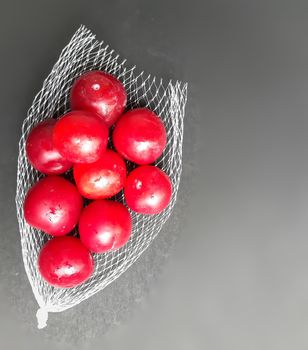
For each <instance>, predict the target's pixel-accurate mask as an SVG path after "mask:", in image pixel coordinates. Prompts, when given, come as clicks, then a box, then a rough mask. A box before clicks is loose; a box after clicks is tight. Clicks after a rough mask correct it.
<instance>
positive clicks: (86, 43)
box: [16, 26, 187, 328]
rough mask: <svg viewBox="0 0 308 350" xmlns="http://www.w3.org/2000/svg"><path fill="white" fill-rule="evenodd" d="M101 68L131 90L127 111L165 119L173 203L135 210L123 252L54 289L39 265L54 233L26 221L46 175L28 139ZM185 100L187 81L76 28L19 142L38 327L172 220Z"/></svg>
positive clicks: (163, 163) (26, 247)
mask: <svg viewBox="0 0 308 350" xmlns="http://www.w3.org/2000/svg"><path fill="white" fill-rule="evenodd" d="M96 69H97V70H104V71H107V72H109V73H111V74H113V75H115V76H116V77H117V78H118V79H120V81H121V82H122V83H123V84H124V86H125V89H126V91H127V95H128V109H131V108H134V107H140V106H142V107H148V108H150V109H151V110H153V111H154V112H156V113H157V114H158V115H159V116H160V118H161V119H162V121H163V122H164V124H165V126H166V130H167V138H168V141H167V146H166V149H165V151H164V153H163V155H162V156H161V158H160V159H159V160H158V161H157V162H156V165H157V166H158V167H160V168H161V169H162V170H164V171H165V172H166V173H167V174H168V175H169V176H170V179H171V182H172V186H173V195H172V199H171V202H170V204H169V206H168V207H167V208H166V209H165V210H164V211H163V212H162V213H161V214H159V215H154V216H148V215H141V214H136V213H134V212H131V214H132V219H133V227H134V228H133V232H132V235H131V238H130V240H129V242H128V243H127V244H126V245H125V246H124V247H122V248H120V249H119V250H116V251H113V252H108V253H105V254H94V260H95V271H94V273H93V275H92V277H91V278H90V279H89V280H87V281H86V282H85V283H83V284H82V285H80V286H77V287H75V288H71V289H61V288H55V287H52V286H50V285H48V284H47V283H46V282H45V281H44V280H43V279H42V278H41V276H40V274H39V272H38V268H37V258H38V254H39V252H40V249H41V247H42V246H43V244H44V243H45V242H46V241H47V240H48V239H50V237H49V236H48V235H46V234H44V233H43V232H42V231H39V230H36V229H34V228H32V227H30V226H29V225H28V224H27V223H26V222H25V219H24V214H23V202H24V199H25V195H26V193H27V191H28V189H29V188H30V187H31V186H32V185H33V184H34V183H35V182H36V181H37V180H38V179H39V178H41V177H42V176H43V175H41V174H39V173H38V172H37V171H36V170H35V169H33V168H32V167H31V166H30V164H29V162H28V161H27V158H26V151H25V141H26V139H27V136H28V134H29V132H30V130H31V129H32V127H33V126H34V125H35V124H37V123H38V122H40V121H42V120H45V119H47V118H51V117H53V118H56V117H58V116H60V115H62V114H63V113H65V112H68V111H69V91H70V88H71V85H72V83H73V81H74V80H75V79H76V78H77V77H78V76H80V75H81V74H82V73H84V72H86V71H89V70H96ZM186 100H187V84H186V83H181V82H179V81H175V82H172V81H170V82H168V83H166V84H165V83H164V82H163V81H162V80H161V79H156V78H155V77H152V76H151V75H145V74H144V73H143V72H141V73H136V69H135V67H127V66H126V61H125V60H121V59H120V57H119V55H117V54H116V53H115V52H114V50H111V49H110V48H109V46H108V45H105V44H104V42H99V41H97V40H96V39H95V35H94V34H92V33H91V31H90V30H88V29H87V28H85V27H84V26H81V27H80V28H79V29H78V30H77V31H76V33H75V34H74V36H73V37H72V39H71V41H70V42H69V43H68V45H67V46H66V47H65V48H64V49H63V51H62V52H61V55H60V57H59V59H58V61H57V62H56V64H55V65H54V67H53V69H52V71H51V72H50V74H49V75H48V76H47V78H46V79H45V81H44V83H43V87H42V89H41V90H40V91H39V93H38V94H37V95H36V97H35V99H34V101H33V103H32V106H31V107H30V109H29V111H28V114H27V117H26V119H25V120H24V123H23V125H22V135H21V138H20V142H19V155H18V171H17V191H16V206H17V218H18V223H19V229H20V237H21V247H22V256H23V262H24V266H25V270H26V273H27V276H28V279H29V282H30V284H31V287H32V290H33V293H34V296H35V298H36V300H37V302H38V304H39V310H38V311H37V319H38V327H39V328H43V327H45V326H46V323H47V319H48V312H60V311H64V310H66V309H68V308H71V307H73V306H75V305H77V304H79V303H80V302H82V301H83V300H85V299H87V298H89V297H91V296H92V295H94V294H95V293H97V292H99V291H101V290H102V289H104V288H105V287H106V286H107V285H108V284H109V283H111V282H113V281H114V280H115V279H116V278H118V277H119V276H120V275H121V274H122V273H123V272H124V271H125V270H126V269H127V268H128V267H130V266H131V265H132V264H133V263H134V262H135V261H136V260H137V259H138V257H139V256H140V255H141V254H142V253H143V252H144V250H145V249H147V248H148V246H149V245H150V244H151V242H152V241H153V239H154V238H155V237H156V235H157V234H158V233H159V231H160V230H161V228H162V226H163V225H164V223H165V222H166V220H167V219H168V218H169V216H170V214H171V211H172V209H173V207H174V204H175V201H176V196H177V192H178V188H179V182H180V175H181V170H182V143H183V118H184V110H185V104H186ZM128 166H132V165H130V164H128ZM116 199H117V200H118V201H120V202H122V203H124V197H123V193H120V194H119V195H117V198H116ZM74 234H77V232H75V233H74Z"/></svg>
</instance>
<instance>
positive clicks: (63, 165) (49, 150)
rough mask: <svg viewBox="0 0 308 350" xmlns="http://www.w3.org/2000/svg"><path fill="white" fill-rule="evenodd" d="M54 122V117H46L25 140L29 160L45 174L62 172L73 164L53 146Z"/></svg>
mask: <svg viewBox="0 0 308 350" xmlns="http://www.w3.org/2000/svg"><path fill="white" fill-rule="evenodd" d="M55 124H56V120H55V119H47V120H45V121H43V122H41V123H39V124H37V125H36V126H35V127H34V128H33V129H32V130H31V132H30V134H29V135H28V138H27V141H26V153H27V157H28V160H29V162H30V163H31V165H32V166H33V167H34V168H35V169H36V170H38V171H40V172H41V173H44V174H46V175H59V174H63V173H65V172H66V171H67V170H68V169H70V168H71V167H72V166H73V164H72V163H71V162H69V161H68V160H66V159H65V158H64V157H63V156H62V155H61V154H60V153H59V152H58V151H57V149H56V148H55V147H54V144H53V140H52V137H53V136H52V135H53V130H54V127H55Z"/></svg>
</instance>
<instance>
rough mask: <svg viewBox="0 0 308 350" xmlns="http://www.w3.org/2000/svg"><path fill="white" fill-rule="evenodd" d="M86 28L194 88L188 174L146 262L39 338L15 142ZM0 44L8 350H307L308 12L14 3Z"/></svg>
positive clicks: (303, 4)
mask: <svg viewBox="0 0 308 350" xmlns="http://www.w3.org/2000/svg"><path fill="white" fill-rule="evenodd" d="M81 23H83V24H85V25H87V26H88V27H89V28H90V29H92V30H93V31H94V32H95V33H96V34H97V37H98V38H99V39H104V40H105V41H106V42H107V43H109V44H110V45H111V46H112V47H113V48H114V49H116V50H117V51H118V53H120V54H121V55H122V56H123V57H126V58H127V59H128V62H129V63H131V64H136V65H137V66H138V68H139V69H140V70H145V71H146V72H149V73H152V74H155V75H157V76H161V77H163V78H165V79H168V78H176V79H180V80H183V81H188V83H189V101H188V105H187V109H186V119H185V141H184V158H183V161H184V168H183V177H182V182H181V190H180V193H179V198H178V202H177V206H176V209H175V212H174V214H173V216H172V218H171V219H170V220H169V221H168V223H167V224H166V226H165V227H164V229H163V231H162V232H161V234H160V235H159V237H158V238H157V239H156V240H155V242H154V243H153V245H152V246H151V247H150V248H149V249H148V250H147V251H146V253H145V254H144V255H143V256H142V257H141V258H140V260H139V261H138V262H137V263H136V264H135V265H134V266H133V267H131V268H130V269H129V270H128V271H127V272H126V273H125V275H123V276H122V277H120V278H119V279H118V280H117V281H116V282H114V283H113V284H112V285H110V286H109V287H107V288H106V289H105V290H104V291H103V292H101V293H99V294H97V295H96V296H94V297H93V298H91V299H89V300H88V301H86V302H84V303H82V304H81V305H79V306H77V307H75V308H73V309H70V310H68V311H66V312H64V313H61V314H52V315H51V316H50V319H49V325H48V328H47V329H45V330H43V331H38V330H37V329H36V320H35V312H36V308H37V305H36V302H35V300H34V297H33V296H32V292H31V289H30V286H29V284H28V282H27V278H26V275H25V272H24V268H23V265H22V259H21V253H20V243H19V233H18V227H17V222H16V217H15V206H14V195H15V181H16V157H17V142H18V139H19V136H20V127H21V124H22V121H23V119H24V117H25V115H26V111H27V109H28V107H29V106H30V105H31V102H32V99H33V97H34V95H35V93H36V92H37V91H38V90H39V89H40V87H41V84H42V81H43V79H44V78H45V77H46V75H47V74H48V72H49V71H50V69H51V67H52V65H53V64H54V62H55V61H56V59H57V56H58V55H59V52H60V50H61V49H62V47H63V46H64V45H66V43H67V42H68V40H69V39H70V37H71V35H72V34H73V32H74V31H75V30H76V29H77V27H78V26H79V25H80V24H81ZM0 33H1V55H0V67H1V83H0V87H1V93H0V96H1V128H0V133H1V134H0V142H1V144H0V145H1V147H0V152H1V157H0V161H1V175H0V176H1V179H0V180H1V181H0V193H1V201H0V215H1V216H0V219H1V220H0V222H1V232H0V233H1V240H0V249H1V251H0V274H1V275H0V300H1V302H0V338H1V342H2V346H1V347H3V348H4V349H6V348H10V349H19V348H30V346H31V347H32V348H33V349H35V348H38V347H40V348H42V346H44V348H46V349H58V348H59V349H70V348H73V347H75V349H76V348H78V349H93V350H95V349H142V350H145V349H146V350H148V349H149V350H151V349H177V350H182V349H183V350H184V349H185V350H187V349H193V350H194V349H210V350H216V349H217V350H233V349H235V350H242V349H243V350H244V349H245V350H254V349H255V350H260V349H262V350H266V349H270V350H273V349H279V350H284V349H286V350H290V349H296V350H300V349H307V348H308V333H307V327H308V254H307V250H308V215H307V214H308V137H307V134H308V116H307V111H308V98H307V95H308V39H307V38H308V2H307V1H288V2H285V1H277V2H274V1H269V0H267V1H238V0H233V1H227V0H226V1H223V0H218V1H206V0H205V1H185V2H184V1H183V2H180V1H164V0H156V1H141V0H139V1H138V0H130V1H127V0H125V1H124V0H123V1H115V0H114V1H102V0H100V1H78V0H75V1H64V0H62V1H58V0H57V1H56V0H54V1H19V2H17V1H13V0H11V1H6V2H3V1H2V3H1V8H0ZM3 345H5V346H3Z"/></svg>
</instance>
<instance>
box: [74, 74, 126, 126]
mask: <svg viewBox="0 0 308 350" xmlns="http://www.w3.org/2000/svg"><path fill="white" fill-rule="evenodd" d="M70 101H71V108H72V109H76V110H86V111H90V112H95V113H97V114H99V115H100V116H101V118H102V119H103V121H104V122H105V123H106V125H107V126H108V127H109V126H111V125H112V124H114V123H115V121H116V120H117V119H118V118H119V117H120V115H121V114H122V113H123V111H124V109H125V107H126V101H127V95H126V91H125V89H124V86H123V85H122V83H121V82H120V81H119V80H118V79H117V78H115V77H114V76H113V75H111V74H108V73H106V72H101V71H91V72H87V73H85V74H83V75H81V76H80V77H79V78H78V79H77V80H76V81H75V82H74V84H73V86H72V89H71V95H70Z"/></svg>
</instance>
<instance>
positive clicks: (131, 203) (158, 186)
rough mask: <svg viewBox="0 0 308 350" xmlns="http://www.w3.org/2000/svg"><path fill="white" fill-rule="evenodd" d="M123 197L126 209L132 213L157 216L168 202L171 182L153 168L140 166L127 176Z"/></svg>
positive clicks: (164, 174)
mask: <svg viewBox="0 0 308 350" xmlns="http://www.w3.org/2000/svg"><path fill="white" fill-rule="evenodd" d="M124 195H125V200H126V203H127V205H128V207H129V208H130V209H132V210H133V211H135V212H137V213H141V214H149V215H153V214H159V213H161V212H162V211H163V210H164V209H165V208H166V207H167V206H168V204H169V202H170V199H171V195H172V185H171V181H170V179H169V177H168V176H167V174H166V173H164V172H163V171H162V170H160V169H159V168H157V167H155V166H151V165H144V166H140V167H138V168H136V169H134V170H133V171H132V172H131V173H130V174H129V175H128V177H127V179H126V184H125V188H124Z"/></svg>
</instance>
